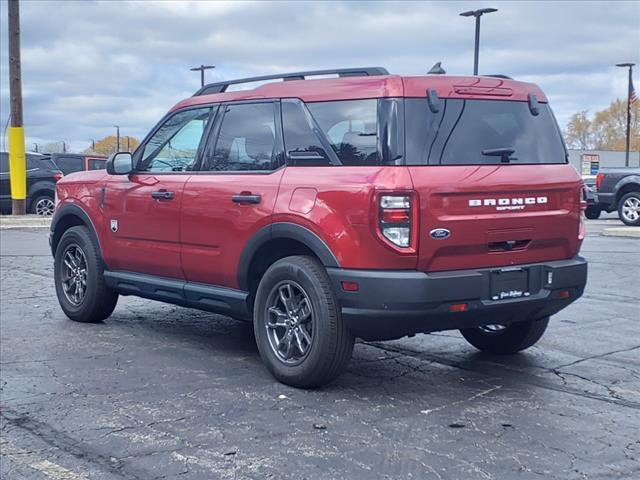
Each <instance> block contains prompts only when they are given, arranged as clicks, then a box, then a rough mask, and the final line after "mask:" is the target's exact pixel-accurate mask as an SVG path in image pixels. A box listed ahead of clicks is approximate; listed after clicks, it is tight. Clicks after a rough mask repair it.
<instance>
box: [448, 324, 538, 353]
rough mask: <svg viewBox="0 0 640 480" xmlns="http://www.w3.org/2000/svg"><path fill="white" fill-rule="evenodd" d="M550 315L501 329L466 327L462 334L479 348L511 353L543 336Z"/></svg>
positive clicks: (484, 350)
mask: <svg viewBox="0 0 640 480" xmlns="http://www.w3.org/2000/svg"><path fill="white" fill-rule="evenodd" d="M548 324H549V317H543V318H541V319H538V320H527V321H525V322H515V323H511V324H509V325H505V326H504V327H503V328H502V329H500V330H493V331H492V330H491V329H490V328H488V327H490V326H485V327H477V328H464V329H462V330H460V333H462V336H463V337H464V338H465V339H466V340H467V342H469V343H470V344H471V345H473V346H474V347H476V348H477V349H478V350H481V351H483V352H487V353H493V354H497V355H511V354H514V353H518V352H520V351H522V350H525V349H527V348H529V347H531V346H532V345H534V344H535V343H537V341H538V340H540V338H541V337H542V335H543V334H544V332H545V330H546V329H547V325H548Z"/></svg>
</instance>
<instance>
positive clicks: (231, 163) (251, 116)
mask: <svg viewBox="0 0 640 480" xmlns="http://www.w3.org/2000/svg"><path fill="white" fill-rule="evenodd" d="M223 108H224V117H223V118H222V125H221V126H220V130H219V133H218V138H217V141H216V145H215V149H214V151H213V154H212V155H210V157H209V158H208V161H207V165H206V169H207V170H212V171H242V170H245V171H246V170H271V169H273V168H274V165H275V161H274V159H275V120H274V119H275V117H274V105H273V104H272V103H255V104H238V105H227V106H225V107H223Z"/></svg>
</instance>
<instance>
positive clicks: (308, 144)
mask: <svg viewBox="0 0 640 480" xmlns="http://www.w3.org/2000/svg"><path fill="white" fill-rule="evenodd" d="M307 115H308V114H307V113H306V112H305V109H304V105H303V104H302V103H301V102H300V101H299V100H282V127H283V130H284V145H285V149H286V152H287V160H288V163H289V164H290V165H329V164H330V163H331V162H330V160H329V156H328V155H327V153H326V152H325V150H324V148H322V146H321V145H322V144H321V142H320V139H319V138H318V135H316V133H315V132H314V131H313V123H312V121H311V119H309V118H308V117H307ZM314 157H317V158H315V159H314Z"/></svg>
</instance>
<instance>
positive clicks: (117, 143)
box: [114, 125, 120, 153]
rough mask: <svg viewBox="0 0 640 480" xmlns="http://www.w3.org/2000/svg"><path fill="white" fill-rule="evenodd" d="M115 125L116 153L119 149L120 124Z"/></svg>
mask: <svg viewBox="0 0 640 480" xmlns="http://www.w3.org/2000/svg"><path fill="white" fill-rule="evenodd" d="M114 127H116V153H118V152H119V151H120V125H114Z"/></svg>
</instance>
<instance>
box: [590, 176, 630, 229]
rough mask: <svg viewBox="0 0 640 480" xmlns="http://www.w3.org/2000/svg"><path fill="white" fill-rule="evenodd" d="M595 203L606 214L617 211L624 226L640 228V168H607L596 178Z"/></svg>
mask: <svg viewBox="0 0 640 480" xmlns="http://www.w3.org/2000/svg"><path fill="white" fill-rule="evenodd" d="M596 187H597V194H596V202H597V203H598V204H599V205H600V206H601V208H602V209H603V210H606V211H607V212H613V211H614V210H617V211H618V215H619V216H620V220H622V222H623V223H624V224H625V225H629V226H632V227H640V168H638V167H620V168H608V169H606V170H604V171H601V172H600V173H598V176H597V178H596Z"/></svg>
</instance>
